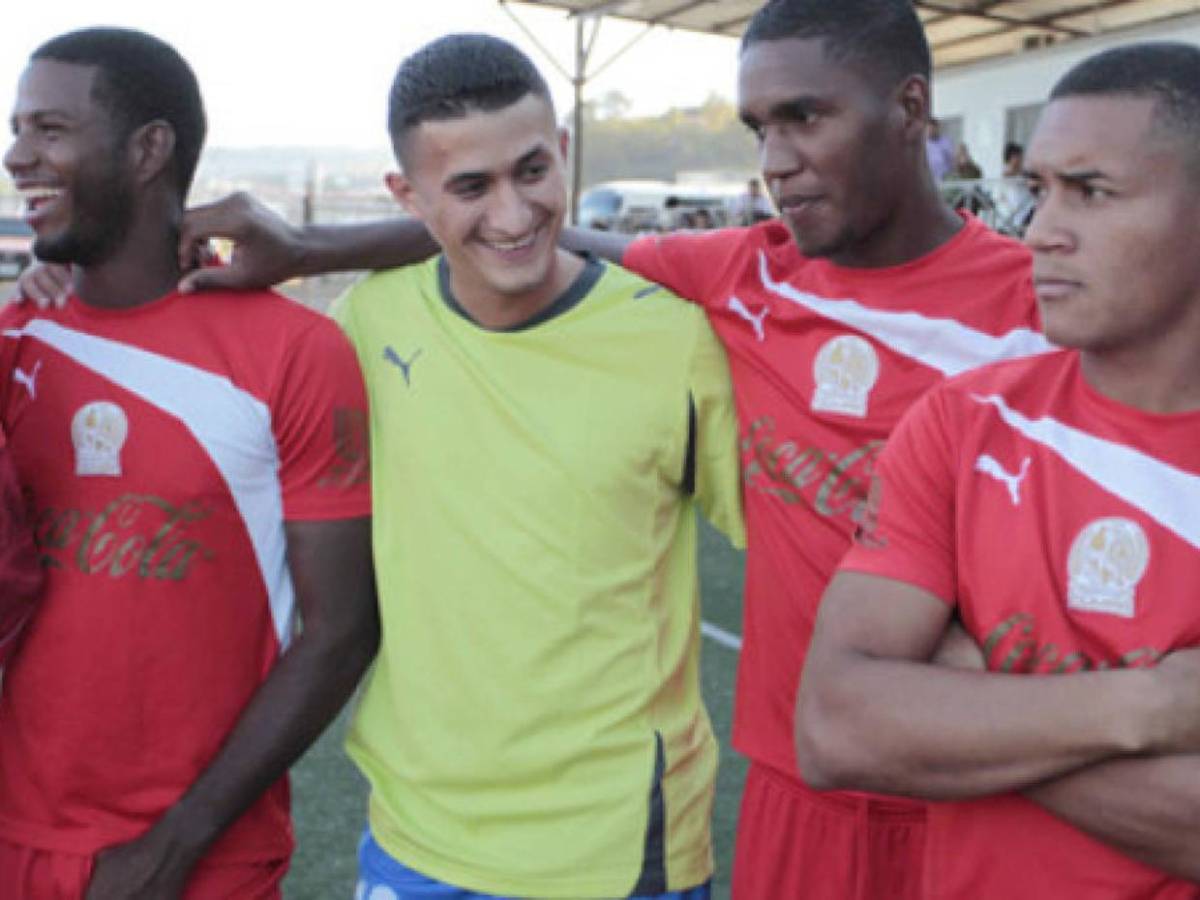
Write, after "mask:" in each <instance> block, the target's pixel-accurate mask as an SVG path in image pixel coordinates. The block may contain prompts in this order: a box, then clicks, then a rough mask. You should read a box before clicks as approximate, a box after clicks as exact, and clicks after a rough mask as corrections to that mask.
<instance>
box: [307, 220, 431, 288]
mask: <svg viewBox="0 0 1200 900" xmlns="http://www.w3.org/2000/svg"><path fill="white" fill-rule="evenodd" d="M438 249H439V248H438V245H437V242H436V241H434V239H433V237H432V236H431V235H430V234H429V232H428V231H427V230H426V229H425V226H424V225H423V224H421V222H419V221H418V220H416V219H386V220H381V221H378V222H367V223H364V224H360V225H310V226H308V227H307V228H305V229H304V230H303V231H302V232H301V253H300V258H299V260H298V261H297V269H298V271H297V272H296V274H297V275H319V274H322V273H325V272H345V271H352V270H358V269H362V270H377V269H394V268H397V267H399V266H407V265H412V264H413V263H418V262H422V261H424V260H426V259H428V258H429V257H431V256H433V255H434V254H435V253H437V252H438Z"/></svg>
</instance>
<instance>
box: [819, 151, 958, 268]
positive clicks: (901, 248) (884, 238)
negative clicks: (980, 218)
mask: <svg viewBox="0 0 1200 900" xmlns="http://www.w3.org/2000/svg"><path fill="white" fill-rule="evenodd" d="M915 182H916V185H917V186H916V188H914V189H913V190H911V191H909V192H908V193H907V194H905V195H904V196H902V197H901V198H900V199H899V202H897V204H896V206H895V207H894V208H893V209H892V211H891V213H890V214H889V215H888V217H887V218H885V219H884V220H883V221H882V222H880V223H879V224H878V226H877V227H876V228H875V231H874V232H873V233H872V234H870V235H869V236H868V237H867V239H866V240H864V241H860V242H858V243H856V244H855V245H854V247H853V248H851V249H849V250H847V251H846V252H845V253H838V254H834V255H833V256H832V257H830V259H831V260H832V261H833V262H835V263H837V264H838V265H839V266H845V267H846V268H852V269H881V268H888V267H891V266H901V265H904V264H905V263H910V262H913V261H914V260H917V259H920V258H921V257H922V256H925V255H926V254H927V253H932V252H933V251H934V250H936V249H937V248H938V247H940V246H942V245H943V244H945V243H946V242H947V241H949V240H950V239H951V238H952V237H954V235H956V234H958V232H959V231H960V230H961V229H962V227H963V220H962V219H961V218H960V217H959V216H958V214H957V213H955V212H954V210H952V209H951V208H950V207H949V206H947V205H946V203H945V201H944V200H942V196H941V194H940V193H939V192H938V189H937V186H936V185H935V184H934V182H933V176H932V175H930V174H929V169H928V167H927V166H925V165H924V163H922V165H921V169H920V172H919V174H918V175H917V177H916V179H915Z"/></svg>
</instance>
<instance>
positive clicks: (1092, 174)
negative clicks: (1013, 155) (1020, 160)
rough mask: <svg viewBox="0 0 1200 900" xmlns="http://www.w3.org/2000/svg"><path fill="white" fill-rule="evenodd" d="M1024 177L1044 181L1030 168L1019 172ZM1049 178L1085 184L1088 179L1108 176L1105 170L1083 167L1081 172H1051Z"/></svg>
mask: <svg viewBox="0 0 1200 900" xmlns="http://www.w3.org/2000/svg"><path fill="white" fill-rule="evenodd" d="M1021 175H1022V176H1023V177H1025V178H1028V179H1030V180H1032V181H1044V180H1045V178H1044V177H1043V176H1042V175H1040V174H1039V173H1037V172H1035V171H1033V170H1032V169H1026V170H1025V171H1023V172H1022V173H1021ZM1050 177H1051V178H1056V179H1058V180H1059V181H1064V182H1066V183H1067V184H1087V183H1088V182H1089V181H1095V180H1097V179H1099V178H1109V177H1111V176H1109V175H1108V174H1107V173H1106V172H1101V171H1100V170H1099V169H1084V170H1083V171H1081V172H1071V171H1065V172H1051V173H1050Z"/></svg>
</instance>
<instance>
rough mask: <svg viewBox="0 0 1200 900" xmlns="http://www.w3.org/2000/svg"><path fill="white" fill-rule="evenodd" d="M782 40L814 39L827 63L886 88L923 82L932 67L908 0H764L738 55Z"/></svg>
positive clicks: (752, 20)
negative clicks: (852, 69)
mask: <svg viewBox="0 0 1200 900" xmlns="http://www.w3.org/2000/svg"><path fill="white" fill-rule="evenodd" d="M786 38H800V39H804V40H808V39H815V40H820V41H822V42H823V43H824V49H825V54H826V56H827V57H828V58H829V59H830V60H831V61H834V62H848V63H851V64H853V65H855V66H856V67H858V68H859V69H860V70H861V71H863V72H866V73H869V74H872V75H874V76H875V77H876V78H878V79H879V80H880V82H881V83H882V84H883V86H885V87H887V88H892V87H895V86H896V85H898V84H900V83H901V82H902V81H904V79H906V78H908V77H909V76H912V75H920V76H921V77H923V78H924V79H925V80H926V81H928V80H929V77H930V73H931V71H932V68H933V63H932V60H931V58H930V55H929V43H928V41H926V39H925V30H924V29H923V28H922V27H921V20H920V19H918V18H917V14H916V11H915V10H914V9H913V5H912V3H911V2H910V0H769V2H768V3H767V4H766V5H765V6H763V7H762V8H761V9H760V10H759V11H758V12H757V13H755V14H754V18H752V19H751V20H750V24H749V25H747V26H746V31H745V34H743V36H742V52H745V51H746V50H747V49H748V48H749V47H751V46H753V45H754V44H756V43H758V42H759V41H778V40H784V39H786Z"/></svg>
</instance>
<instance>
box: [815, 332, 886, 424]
mask: <svg viewBox="0 0 1200 900" xmlns="http://www.w3.org/2000/svg"><path fill="white" fill-rule="evenodd" d="M813 377H814V378H815V380H816V383H817V389H816V391H815V392H814V393H813V399H812V408H813V411H814V412H833V413H841V414H842V415H846V416H857V417H858V418H860V419H861V418H863V417H864V416H866V414H867V403H868V400H869V399H870V396H871V389H872V388H873V387H875V382H876V381H878V380H879V355H878V354H877V353H876V352H875V348H874V347H872V346H871V345H870V343H868V342H867V341H866V340H864V339H863V338H860V337H858V336H857V335H853V334H844V335H842V336H841V337H836V338H833V339H832V340H830V341H827V342H826V344H825V346H823V347H822V348H821V350H820V352H818V353H817V359H816V362H815V363H814V364H813Z"/></svg>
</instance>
